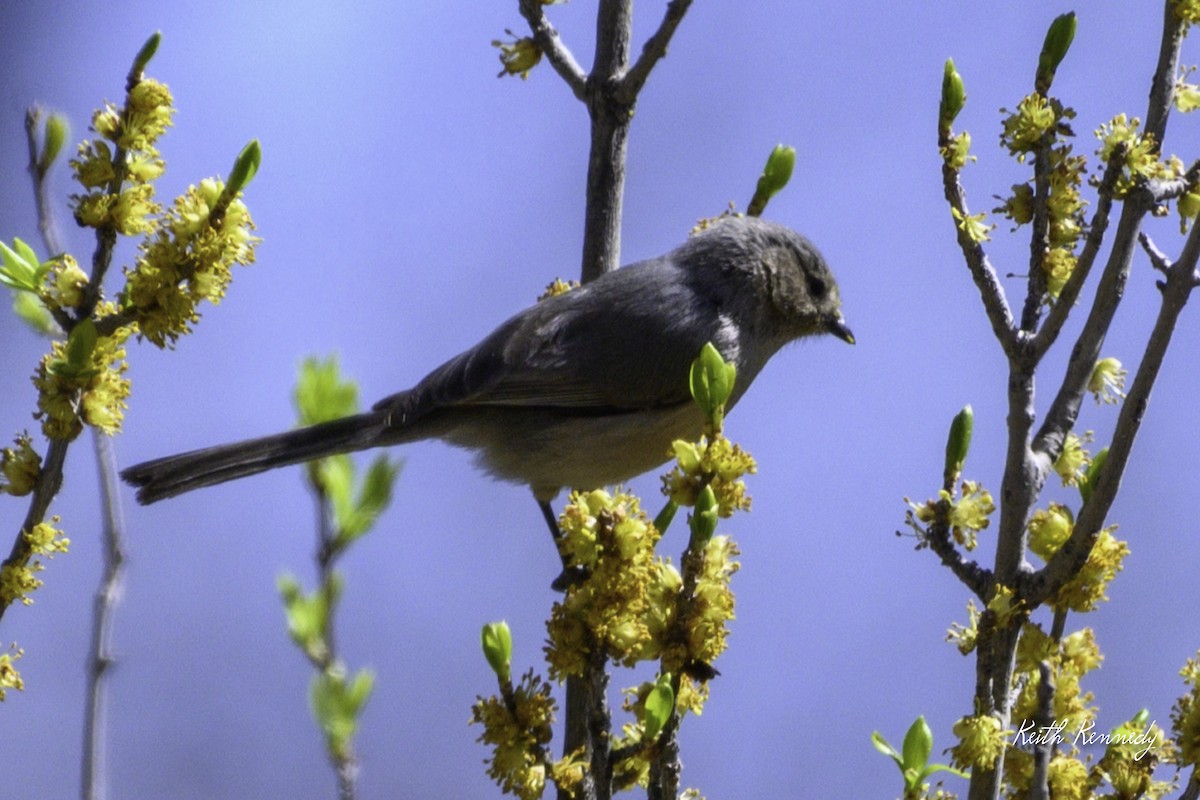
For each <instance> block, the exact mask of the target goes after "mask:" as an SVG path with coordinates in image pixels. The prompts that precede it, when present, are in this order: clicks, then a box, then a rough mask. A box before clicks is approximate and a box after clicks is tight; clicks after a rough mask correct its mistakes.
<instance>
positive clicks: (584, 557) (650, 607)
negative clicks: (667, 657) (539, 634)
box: [546, 489, 682, 680]
mask: <svg viewBox="0 0 1200 800" xmlns="http://www.w3.org/2000/svg"><path fill="white" fill-rule="evenodd" d="M559 527H560V528H561V529H562V532H563V536H562V539H561V542H560V544H559V547H560V550H561V551H562V553H563V555H564V556H565V557H566V559H567V561H568V563H570V564H571V565H572V566H578V567H581V568H583V569H584V570H585V571H586V573H587V578H586V579H585V580H584V581H582V582H580V583H579V584H576V585H575V586H572V587H571V588H570V589H569V590H568V591H567V595H566V597H565V598H564V599H563V600H562V602H559V603H555V604H554V608H553V610H552V611H551V614H550V620H549V621H548V622H547V629H548V632H549V640H548V643H547V646H546V657H547V661H548V663H549V665H550V674H551V676H552V677H554V678H556V679H560V680H561V679H562V678H563V677H565V676H567V675H580V674H582V673H583V671H584V667H585V666H586V664H587V661H588V659H589V657H590V656H591V654H592V650H593V648H594V647H595V648H599V649H600V650H601V651H602V652H603V653H604V654H605V655H606V656H607V657H609V658H611V659H613V660H614V661H617V662H619V663H621V664H624V665H625V666H633V665H634V664H635V663H637V662H638V661H645V660H649V659H654V658H658V656H659V653H660V651H661V648H662V644H663V640H664V638H665V634H666V632H667V630H668V629H669V628H670V626H671V623H672V621H673V619H674V613H675V606H676V597H677V595H678V593H679V590H680V588H681V586H682V580H681V578H680V576H679V573H678V571H676V569H675V568H674V567H673V566H671V565H670V564H669V563H667V562H666V561H664V560H662V559H660V558H657V557H656V556H655V555H654V546H655V544H656V543H657V542H658V539H659V536H660V533H659V532H658V530H656V529H655V527H654V525H653V524H652V523H651V522H650V520H649V518H648V517H647V516H646V514H645V513H644V512H643V511H642V510H641V508H640V507H639V506H638V501H637V498H636V497H633V496H632V495H629V494H625V493H617V494H616V495H610V494H609V493H608V492H605V491H603V490H599V489H598V490H595V491H592V492H588V493H586V494H585V493H580V492H575V493H573V494H572V495H571V500H570V502H569V503H568V504H567V507H566V508H565V509H564V511H563V514H562V516H561V517H560V519H559Z"/></svg>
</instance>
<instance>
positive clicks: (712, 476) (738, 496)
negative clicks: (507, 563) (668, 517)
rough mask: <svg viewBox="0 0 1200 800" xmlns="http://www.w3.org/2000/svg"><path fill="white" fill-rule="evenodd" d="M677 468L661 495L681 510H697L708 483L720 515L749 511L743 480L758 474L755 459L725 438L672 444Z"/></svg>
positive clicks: (728, 515)
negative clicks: (694, 507)
mask: <svg viewBox="0 0 1200 800" xmlns="http://www.w3.org/2000/svg"><path fill="white" fill-rule="evenodd" d="M672 448H673V450H674V452H675V460H676V465H675V467H674V469H672V470H671V471H670V472H669V473H667V474H666V475H664V476H663V479H662V482H663V487H662V492H663V494H665V495H667V496H668V497H670V498H671V499H672V500H674V501H675V502H676V503H678V504H679V505H681V506H694V505H696V499H697V498H698V497H699V494H700V491H701V489H703V487H704V485H705V483H707V484H708V485H709V486H711V487H712V490H713V494H714V495H715V496H716V499H717V515H718V516H720V517H723V518H728V517H730V516H732V515H733V512H735V511H748V510H749V509H750V497H749V495H748V494H747V493H746V484H745V482H744V481H743V480H742V476H743V475H746V474H750V475H753V474H754V473H756V472H757V471H758V464H757V463H756V462H755V461H754V457H753V456H751V455H750V454H749V453H747V452H746V451H745V450H743V449H742V448H741V447H740V446H738V445H736V444H733V443H732V442H731V441H729V440H728V439H726V438H725V436H724V435H722V434H717V435H716V436H714V437H713V438H712V440H711V441H710V440H708V438H707V437H701V439H700V442H699V443H698V444H694V443H692V442H685V441H682V440H678V441H676V442H674V443H673V444H672Z"/></svg>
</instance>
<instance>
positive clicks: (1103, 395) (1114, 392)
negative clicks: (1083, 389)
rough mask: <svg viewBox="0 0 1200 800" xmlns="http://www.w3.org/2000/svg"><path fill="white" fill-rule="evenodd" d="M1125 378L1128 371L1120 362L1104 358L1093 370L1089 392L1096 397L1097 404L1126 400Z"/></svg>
mask: <svg viewBox="0 0 1200 800" xmlns="http://www.w3.org/2000/svg"><path fill="white" fill-rule="evenodd" d="M1125 376H1126V371H1125V370H1124V369H1122V368H1121V362H1120V361H1119V360H1117V359H1115V358H1102V359H1100V360H1099V361H1097V362H1096V366H1095V367H1094V368H1093V369H1092V377H1091V378H1089V379H1088V385H1087V390H1088V391H1089V392H1091V393H1092V394H1093V395H1094V396H1095V398H1096V402H1097V403H1116V402H1117V401H1118V400H1124V399H1125Z"/></svg>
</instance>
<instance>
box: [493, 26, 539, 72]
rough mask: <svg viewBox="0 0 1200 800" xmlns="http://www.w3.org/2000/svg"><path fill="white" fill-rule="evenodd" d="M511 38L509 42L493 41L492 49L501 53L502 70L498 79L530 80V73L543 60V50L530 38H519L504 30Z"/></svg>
mask: <svg viewBox="0 0 1200 800" xmlns="http://www.w3.org/2000/svg"><path fill="white" fill-rule="evenodd" d="M504 32H505V33H507V34H508V35H509V37H511V38H510V39H509V41H506V42H505V41H501V40H499V39H493V40H492V47H495V48H497V49H498V50H499V51H500V65H501V69H500V72H499V74H497V75H496V77H497V78H503V77H504V76H505V75H520V76H521V80H526V79H527V78H529V71H530V70H531V69H533V68H534V67H536V66H537V65H538V62H540V61H541V60H542V49H541V48H540V47H538V46H537V42H535V41H534V40H533V39H531V38H530V37H528V36H522V37H519V38H518V37H517V35H516V34H515V33H513V32H512V31H510V30H508V29H507V28H506V29H505V30H504Z"/></svg>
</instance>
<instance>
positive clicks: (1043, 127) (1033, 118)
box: [1000, 93, 1058, 158]
mask: <svg viewBox="0 0 1200 800" xmlns="http://www.w3.org/2000/svg"><path fill="white" fill-rule="evenodd" d="M1002 110H1004V111H1007V109H1002ZM1057 124H1058V113H1057V111H1056V109H1055V107H1054V105H1053V104H1051V103H1050V102H1049V101H1047V100H1046V98H1045V97H1043V96H1041V95H1040V94H1036V93H1035V94H1031V95H1028V96H1027V97H1025V98H1024V99H1022V100H1021V102H1020V103H1019V104H1018V105H1017V110H1016V111H1014V112H1011V113H1009V115H1008V116H1007V117H1005V119H1004V132H1003V133H1002V134H1000V142H1001V144H1003V145H1004V146H1005V147H1007V148H1008V149H1009V152H1011V153H1013V154H1015V155H1017V156H1018V158H1020V157H1022V156H1023V154H1024V153H1028V152H1030V151H1032V150H1034V149H1036V148H1037V147H1038V146H1039V145H1040V144H1041V142H1042V137H1044V136H1046V135H1047V134H1048V133H1050V132H1051V131H1053V130H1054V128H1055V126H1056V125H1057Z"/></svg>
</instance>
